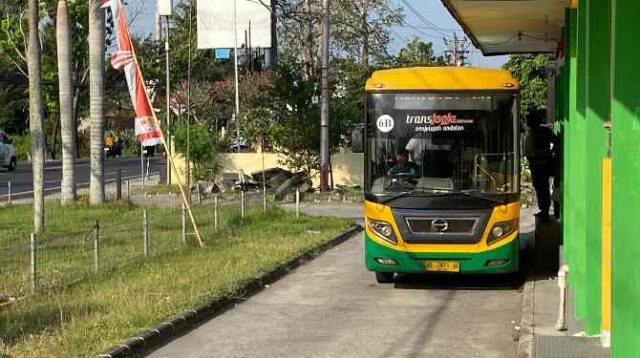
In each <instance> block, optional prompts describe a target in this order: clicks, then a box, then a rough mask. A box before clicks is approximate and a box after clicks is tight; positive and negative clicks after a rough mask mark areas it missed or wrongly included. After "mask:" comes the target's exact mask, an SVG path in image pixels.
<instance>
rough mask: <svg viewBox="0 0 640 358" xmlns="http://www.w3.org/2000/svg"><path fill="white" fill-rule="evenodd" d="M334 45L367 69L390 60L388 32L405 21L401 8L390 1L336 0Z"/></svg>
mask: <svg viewBox="0 0 640 358" xmlns="http://www.w3.org/2000/svg"><path fill="white" fill-rule="evenodd" d="M332 7H333V9H332V18H331V22H332V26H333V31H332V33H331V35H332V36H333V40H334V43H333V46H334V48H335V51H336V52H337V53H340V52H341V53H344V54H345V55H346V57H347V58H350V59H356V60H357V61H358V62H359V63H360V65H361V66H362V67H363V68H364V69H368V68H369V65H370V63H371V62H373V63H379V62H381V61H384V60H386V58H387V57H388V51H387V50H388V48H389V43H390V41H391V36H390V34H389V29H390V28H391V27H392V26H395V25H400V24H401V23H402V22H403V21H404V13H403V11H402V8H401V7H393V6H392V5H391V1H389V0H355V1H354V0H335V1H334V2H333V3H332Z"/></svg>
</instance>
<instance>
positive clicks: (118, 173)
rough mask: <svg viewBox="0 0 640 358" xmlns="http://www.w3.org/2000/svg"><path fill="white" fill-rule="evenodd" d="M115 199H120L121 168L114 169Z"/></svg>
mask: <svg viewBox="0 0 640 358" xmlns="http://www.w3.org/2000/svg"><path fill="white" fill-rule="evenodd" d="M116 200H118V201H120V200H122V169H118V170H117V171H116Z"/></svg>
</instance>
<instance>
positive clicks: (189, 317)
mask: <svg viewBox="0 0 640 358" xmlns="http://www.w3.org/2000/svg"><path fill="white" fill-rule="evenodd" d="M363 229H364V228H363V227H362V226H361V225H354V226H352V227H351V228H350V229H348V230H346V231H345V232H343V233H341V234H340V235H338V236H336V237H334V238H333V239H331V240H329V241H327V242H325V243H323V244H320V245H318V246H316V247H314V248H311V249H309V250H307V251H305V252H303V253H302V254H300V255H298V256H297V257H295V258H293V259H291V260H289V261H287V262H285V263H283V264H281V265H279V266H278V267H276V268H274V269H273V270H271V271H269V272H266V273H264V274H262V275H261V276H260V277H258V278H255V279H252V280H250V281H249V282H247V283H245V284H244V285H242V287H241V288H240V289H238V291H237V294H236V295H233V297H223V298H218V299H215V300H213V301H211V302H209V303H206V304H204V305H201V306H198V307H194V308H193V309H190V310H187V311H185V312H183V313H182V314H180V315H178V316H176V317H174V318H173V319H171V320H170V321H167V322H164V323H162V324H160V325H158V326H156V327H154V328H152V329H151V330H149V331H146V332H143V333H141V334H139V335H137V336H134V337H131V338H129V339H127V340H126V341H124V342H123V343H121V344H120V345H118V346H115V347H112V348H110V349H109V350H107V351H106V352H104V353H101V354H98V357H104V358H120V357H137V356H141V355H144V354H145V353H147V352H149V351H151V350H153V349H155V348H158V347H160V346H161V345H163V344H166V343H168V342H170V341H171V340H172V339H174V338H177V337H178V336H181V335H182V334H184V333H187V332H188V331H190V330H191V329H193V328H195V327H197V326H198V325H199V324H201V323H203V322H204V321H206V320H209V319H212V318H214V317H216V316H218V315H220V314H222V313H224V312H225V311H227V310H229V309H231V308H233V306H234V305H236V304H238V303H241V302H243V301H246V299H247V298H249V297H251V296H253V295H255V294H257V293H259V292H260V291H262V290H263V289H264V286H265V285H267V284H271V283H273V282H276V281H278V280H279V279H281V278H283V277H284V276H286V275H287V274H288V273H289V272H290V271H291V270H293V269H296V268H298V267H300V266H302V265H303V264H305V263H306V262H309V261H311V260H313V259H314V258H316V257H317V256H319V255H320V254H322V253H323V252H325V251H327V250H329V249H331V248H333V247H336V246H338V245H340V244H342V243H343V242H345V241H347V240H348V239H349V238H351V237H352V236H353V235H355V234H357V233H359V232H361V231H362V230H363Z"/></svg>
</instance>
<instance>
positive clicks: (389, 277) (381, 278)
mask: <svg viewBox="0 0 640 358" xmlns="http://www.w3.org/2000/svg"><path fill="white" fill-rule="evenodd" d="M376 281H377V282H378V283H393V272H376Z"/></svg>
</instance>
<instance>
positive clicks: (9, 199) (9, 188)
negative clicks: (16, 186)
mask: <svg viewBox="0 0 640 358" xmlns="http://www.w3.org/2000/svg"><path fill="white" fill-rule="evenodd" d="M7 200H8V203H9V205H11V201H12V199H11V180H9V182H8V183H7Z"/></svg>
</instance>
